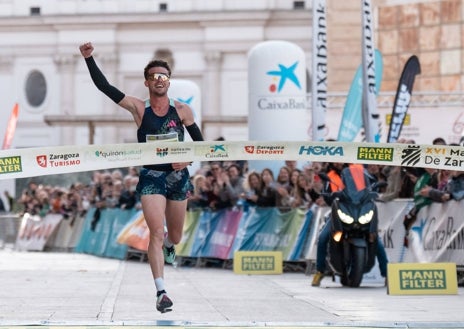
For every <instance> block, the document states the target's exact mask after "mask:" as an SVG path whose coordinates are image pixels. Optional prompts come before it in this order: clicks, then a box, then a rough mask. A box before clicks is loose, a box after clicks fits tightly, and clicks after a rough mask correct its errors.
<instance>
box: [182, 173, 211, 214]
mask: <svg viewBox="0 0 464 329" xmlns="http://www.w3.org/2000/svg"><path fill="white" fill-rule="evenodd" d="M192 185H193V193H192V194H191V195H190V196H189V199H188V202H187V209H189V210H192V209H199V208H200V209H201V208H207V207H208V205H209V202H208V199H209V192H210V190H211V189H210V188H209V187H208V180H207V179H206V177H205V176H204V175H202V174H197V175H195V176H194V177H193V180H192Z"/></svg>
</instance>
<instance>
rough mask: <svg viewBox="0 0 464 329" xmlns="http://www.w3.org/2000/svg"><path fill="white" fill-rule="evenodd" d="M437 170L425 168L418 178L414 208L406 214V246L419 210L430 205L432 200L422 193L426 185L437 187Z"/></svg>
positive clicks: (404, 223) (415, 187)
mask: <svg viewBox="0 0 464 329" xmlns="http://www.w3.org/2000/svg"><path fill="white" fill-rule="evenodd" d="M437 184H438V181H437V170H436V169H432V168H425V171H424V173H423V174H422V175H421V176H420V177H419V178H418V179H417V182H416V184H415V186H414V206H413V208H412V209H411V210H410V211H409V212H408V213H407V214H406V215H405V216H404V221H403V225H404V228H405V230H406V234H405V238H404V246H405V247H407V246H408V235H409V230H410V228H411V226H412V224H413V223H414V222H415V221H416V216H417V213H418V212H419V210H420V209H421V208H422V207H425V206H427V205H429V204H430V203H431V202H432V200H431V199H430V198H428V197H424V196H423V195H422V194H421V190H422V189H423V188H424V187H426V186H430V187H432V188H435V189H436V188H437Z"/></svg>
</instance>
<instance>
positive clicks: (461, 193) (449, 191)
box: [419, 170, 464, 202]
mask: <svg viewBox="0 0 464 329" xmlns="http://www.w3.org/2000/svg"><path fill="white" fill-rule="evenodd" d="M419 193H420V195H421V196H423V197H426V198H429V199H431V200H433V201H435V202H446V201H448V200H455V201H460V200H462V199H464V172H463V171H456V170H453V171H451V175H450V179H449V181H448V183H447V184H446V186H445V188H444V189H439V188H433V187H431V186H425V187H423V188H422V189H421V190H420V192H419Z"/></svg>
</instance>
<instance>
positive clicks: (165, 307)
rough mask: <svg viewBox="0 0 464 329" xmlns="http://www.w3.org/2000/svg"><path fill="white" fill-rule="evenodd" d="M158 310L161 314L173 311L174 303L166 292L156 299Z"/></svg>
mask: <svg viewBox="0 0 464 329" xmlns="http://www.w3.org/2000/svg"><path fill="white" fill-rule="evenodd" d="M156 309H157V310H158V311H159V312H161V313H166V312H171V311H172V301H171V300H170V299H169V297H168V295H167V294H166V292H162V293H161V294H159V296H158V297H157V298H156Z"/></svg>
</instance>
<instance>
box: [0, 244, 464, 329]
mask: <svg viewBox="0 0 464 329" xmlns="http://www.w3.org/2000/svg"><path fill="white" fill-rule="evenodd" d="M165 272H166V273H165V277H166V288H167V291H168V294H169V296H170V297H171V298H172V300H173V302H174V309H173V311H172V312H169V313H165V314H160V313H159V312H157V311H156V309H155V305H154V304H155V302H154V294H155V291H154V284H153V280H152V278H151V273H150V270H149V266H148V264H147V263H144V262H138V261H135V260H129V261H120V260H115V259H108V258H100V257H96V256H92V255H85V254H75V253H55V252H16V251H13V250H0V327H14V326H20V327H21V326H42V327H43V326H49V327H53V328H55V327H59V326H92V327H93V326H105V327H106V328H107V327H108V326H110V327H112V326H129V327H138V326H141V327H148V326H168V327H169V326H178V327H214V326H219V327H317V328H319V327H355V328H366V327H369V328H464V289H463V288H459V290H458V295H447V296H444V295H440V296H392V295H388V294H387V293H386V288H385V287H384V286H383V285H382V284H380V283H377V284H375V283H366V284H363V286H361V287H360V288H357V289H353V288H345V287H342V286H341V285H339V284H338V283H336V282H332V280H331V279H330V278H325V279H324V280H323V281H322V284H321V287H319V288H315V287H311V284H310V283H311V278H312V277H311V276H307V275H305V274H304V273H284V274H282V275H237V274H234V273H233V271H232V270H229V269H222V268H219V269H218V268H194V267H185V266H184V267H177V268H175V267H173V266H167V267H166V271H165Z"/></svg>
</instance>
